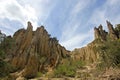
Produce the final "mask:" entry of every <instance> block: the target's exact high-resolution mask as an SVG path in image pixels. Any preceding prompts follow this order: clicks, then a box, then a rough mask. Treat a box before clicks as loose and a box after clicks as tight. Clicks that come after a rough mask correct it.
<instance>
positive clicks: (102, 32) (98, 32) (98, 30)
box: [94, 25, 108, 41]
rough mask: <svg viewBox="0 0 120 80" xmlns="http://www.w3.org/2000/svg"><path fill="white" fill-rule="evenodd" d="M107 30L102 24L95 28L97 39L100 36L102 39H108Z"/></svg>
mask: <svg viewBox="0 0 120 80" xmlns="http://www.w3.org/2000/svg"><path fill="white" fill-rule="evenodd" d="M107 34H108V33H107V32H106V31H105V30H103V27H102V25H100V26H99V27H98V28H96V27H95V28H94V35H95V39H98V38H100V39H101V40H104V41H105V40H106V38H107V37H106V36H107Z"/></svg>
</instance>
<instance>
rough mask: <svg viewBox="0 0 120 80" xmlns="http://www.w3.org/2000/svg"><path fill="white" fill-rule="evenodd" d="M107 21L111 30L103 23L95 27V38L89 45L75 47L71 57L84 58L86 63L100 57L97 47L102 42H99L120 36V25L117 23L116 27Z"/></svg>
mask: <svg viewBox="0 0 120 80" xmlns="http://www.w3.org/2000/svg"><path fill="white" fill-rule="evenodd" d="M106 22H107V27H108V30H109V32H106V31H105V30H103V27H102V25H99V26H98V28H96V27H95V28H94V37H95V40H94V41H92V42H91V43H89V44H88V45H87V46H85V47H82V48H79V49H75V50H74V51H72V52H71V57H72V58H73V59H79V60H83V61H85V62H86V63H94V62H96V61H98V60H99V59H100V56H99V53H100V52H99V51H98V50H97V47H99V46H101V45H102V43H99V42H106V41H108V40H117V39H119V38H120V25H119V24H118V25H116V27H115V28H114V27H113V25H112V24H111V23H110V22H109V21H106Z"/></svg>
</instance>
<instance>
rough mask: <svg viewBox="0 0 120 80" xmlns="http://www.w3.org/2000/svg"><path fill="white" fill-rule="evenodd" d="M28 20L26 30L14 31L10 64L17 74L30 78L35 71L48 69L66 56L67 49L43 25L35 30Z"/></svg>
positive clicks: (33, 75)
mask: <svg viewBox="0 0 120 80" xmlns="http://www.w3.org/2000/svg"><path fill="white" fill-rule="evenodd" d="M32 28H33V26H32V24H31V23H30V22H28V27H27V30H25V29H20V30H18V31H17V32H15V34H14V36H13V39H14V40H15V46H14V52H13V54H12V56H13V57H12V59H11V64H12V65H13V66H14V67H15V68H16V72H18V74H17V75H18V76H22V77H26V78H31V77H35V76H36V74H37V72H44V71H49V68H52V69H53V68H54V67H56V66H57V64H58V63H60V61H61V60H62V58H65V57H67V56H68V53H69V52H68V51H67V50H66V49H65V48H64V47H62V46H61V45H60V44H59V43H58V40H57V39H56V38H51V37H50V35H49V34H48V32H47V31H46V30H45V29H44V27H43V26H41V27H38V28H37V30H36V31H33V30H32Z"/></svg>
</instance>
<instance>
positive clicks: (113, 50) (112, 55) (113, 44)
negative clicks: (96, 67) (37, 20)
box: [98, 40, 120, 67]
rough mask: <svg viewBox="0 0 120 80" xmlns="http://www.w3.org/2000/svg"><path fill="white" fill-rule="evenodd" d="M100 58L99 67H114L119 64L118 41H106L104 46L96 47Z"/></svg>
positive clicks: (119, 42)
mask: <svg viewBox="0 0 120 80" xmlns="http://www.w3.org/2000/svg"><path fill="white" fill-rule="evenodd" d="M98 48H99V51H100V55H101V57H102V59H101V60H102V61H101V62H102V63H101V65H102V66H103V67H110V66H112V67H115V66H118V64H120V41H119V40H114V41H107V42H105V43H104V45H102V46H100V47H98Z"/></svg>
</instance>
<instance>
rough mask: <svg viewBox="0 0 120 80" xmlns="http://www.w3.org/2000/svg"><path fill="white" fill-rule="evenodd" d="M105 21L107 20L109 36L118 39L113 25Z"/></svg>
mask: <svg viewBox="0 0 120 80" xmlns="http://www.w3.org/2000/svg"><path fill="white" fill-rule="evenodd" d="M106 22H107V27H108V30H109V37H110V38H111V39H113V40H116V39H118V36H117V34H116V32H115V29H114V28H113V25H112V24H111V23H110V22H109V21H106Z"/></svg>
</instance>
